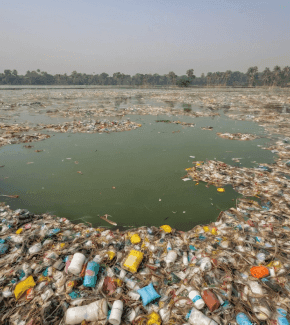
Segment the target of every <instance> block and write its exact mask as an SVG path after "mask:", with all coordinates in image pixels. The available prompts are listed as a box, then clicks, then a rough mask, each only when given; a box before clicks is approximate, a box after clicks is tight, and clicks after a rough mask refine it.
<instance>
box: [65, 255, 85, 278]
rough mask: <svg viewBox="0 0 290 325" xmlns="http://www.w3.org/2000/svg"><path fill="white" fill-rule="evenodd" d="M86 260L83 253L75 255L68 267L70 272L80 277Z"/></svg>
mask: <svg viewBox="0 0 290 325" xmlns="http://www.w3.org/2000/svg"><path fill="white" fill-rule="evenodd" d="M85 260H86V257H85V255H83V254H82V253H75V254H74V256H73V258H72V261H71V263H70V265H69V267H68V272H69V273H72V274H74V275H79V274H80V273H81V271H82V267H83V264H84V262H85Z"/></svg>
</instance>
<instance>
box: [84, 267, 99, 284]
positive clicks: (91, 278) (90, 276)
mask: <svg viewBox="0 0 290 325" xmlns="http://www.w3.org/2000/svg"><path fill="white" fill-rule="evenodd" d="M99 268H100V265H99V264H98V263H96V262H94V261H92V262H89V263H88V265H87V268H86V274H85V278H84V286H85V287H89V288H94V287H95V286H96V282H97V275H98V272H99Z"/></svg>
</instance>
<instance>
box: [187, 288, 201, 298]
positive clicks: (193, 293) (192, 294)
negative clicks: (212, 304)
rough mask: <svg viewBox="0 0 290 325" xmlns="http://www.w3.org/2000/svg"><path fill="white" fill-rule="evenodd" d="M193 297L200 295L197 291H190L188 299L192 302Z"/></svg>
mask: <svg viewBox="0 0 290 325" xmlns="http://www.w3.org/2000/svg"><path fill="white" fill-rule="evenodd" d="M195 296H200V293H199V292H198V291H197V290H192V291H190V293H189V294H188V298H189V299H190V300H192V299H193V298H194V297H195Z"/></svg>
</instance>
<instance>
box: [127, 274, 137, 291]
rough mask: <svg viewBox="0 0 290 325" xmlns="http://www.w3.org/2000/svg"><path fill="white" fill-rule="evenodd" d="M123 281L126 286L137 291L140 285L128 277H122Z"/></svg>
mask: <svg viewBox="0 0 290 325" xmlns="http://www.w3.org/2000/svg"><path fill="white" fill-rule="evenodd" d="M124 282H125V283H126V286H127V287H128V288H129V289H131V290H134V291H137V290H139V289H140V287H139V286H138V284H137V282H136V281H134V280H131V279H128V278H126V277H125V278H124Z"/></svg>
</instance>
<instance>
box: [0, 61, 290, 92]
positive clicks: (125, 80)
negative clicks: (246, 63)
mask: <svg viewBox="0 0 290 325" xmlns="http://www.w3.org/2000/svg"><path fill="white" fill-rule="evenodd" d="M289 79H290V68H289V67H288V66H286V67H284V68H283V69H282V68H281V67H279V66H275V67H274V68H273V70H272V71H271V70H270V69H269V68H265V70H264V71H263V72H259V71H258V67H256V66H255V67H250V68H249V69H248V71H247V72H246V73H243V72H240V71H234V72H232V71H231V70H227V71H225V72H219V71H218V72H208V73H207V75H205V74H204V73H202V74H201V76H200V77H196V76H195V75H194V70H193V69H189V70H187V71H186V74H185V75H182V76H178V75H176V74H175V73H174V72H173V71H170V72H169V73H168V74H164V75H159V74H158V73H155V74H141V73H137V74H135V75H134V76H130V75H127V74H124V73H121V72H116V73H114V74H113V75H112V76H109V75H108V74H107V73H105V72H103V73H101V74H95V73H93V74H86V73H80V72H77V71H73V72H72V73H71V74H70V75H67V74H66V73H65V74H55V75H51V74H49V73H47V72H45V71H40V70H39V69H37V70H36V71H27V72H26V74H25V75H19V74H18V72H17V70H9V69H7V70H4V73H0V85H117V86H121V85H122V86H145V87H146V86H166V85H176V86H179V87H188V86H208V87H215V86H219V87H220V86H234V87H235V86H250V87H253V86H281V87H285V86H287V85H289V83H290V80H289Z"/></svg>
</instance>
